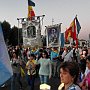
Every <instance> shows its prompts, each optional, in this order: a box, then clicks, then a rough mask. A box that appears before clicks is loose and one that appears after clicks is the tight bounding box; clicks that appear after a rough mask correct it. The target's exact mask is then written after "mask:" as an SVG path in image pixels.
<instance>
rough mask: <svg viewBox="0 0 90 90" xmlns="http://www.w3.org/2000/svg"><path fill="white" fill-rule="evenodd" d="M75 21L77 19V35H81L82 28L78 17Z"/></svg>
mask: <svg viewBox="0 0 90 90" xmlns="http://www.w3.org/2000/svg"><path fill="white" fill-rule="evenodd" d="M75 19H76V26H77V34H79V33H80V29H81V26H80V23H79V21H78V19H77V17H76V18H75Z"/></svg>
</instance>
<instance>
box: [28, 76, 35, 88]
mask: <svg viewBox="0 0 90 90" xmlns="http://www.w3.org/2000/svg"><path fill="white" fill-rule="evenodd" d="M27 81H28V84H29V86H30V87H31V90H34V82H35V75H27Z"/></svg>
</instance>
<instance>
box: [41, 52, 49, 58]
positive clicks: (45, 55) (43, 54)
mask: <svg viewBox="0 0 90 90" xmlns="http://www.w3.org/2000/svg"><path fill="white" fill-rule="evenodd" d="M42 57H43V58H48V53H47V51H45V50H44V51H43V52H42Z"/></svg>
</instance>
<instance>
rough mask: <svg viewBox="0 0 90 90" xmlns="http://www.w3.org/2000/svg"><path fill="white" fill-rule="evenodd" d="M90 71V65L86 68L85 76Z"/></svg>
mask: <svg viewBox="0 0 90 90" xmlns="http://www.w3.org/2000/svg"><path fill="white" fill-rule="evenodd" d="M89 72H90V69H88V67H86V70H85V76H87V74H88V73H89Z"/></svg>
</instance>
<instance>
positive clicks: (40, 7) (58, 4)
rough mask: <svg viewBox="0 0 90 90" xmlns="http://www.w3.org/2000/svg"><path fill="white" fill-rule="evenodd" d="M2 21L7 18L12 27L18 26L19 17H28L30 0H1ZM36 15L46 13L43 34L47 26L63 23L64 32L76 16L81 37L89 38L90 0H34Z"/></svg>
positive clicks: (62, 30) (62, 29) (0, 12)
mask: <svg viewBox="0 0 90 90" xmlns="http://www.w3.org/2000/svg"><path fill="white" fill-rule="evenodd" d="M0 1H1V3H0V21H1V22H3V21H4V20H6V21H7V22H9V23H10V24H11V27H13V26H14V25H15V26H18V21H17V18H22V17H27V13H28V0H0ZM32 1H33V2H35V7H33V9H34V11H35V14H36V16H39V15H45V17H44V21H43V26H42V31H41V32H42V34H44V31H45V26H48V25H52V19H53V21H54V22H53V24H59V23H62V25H61V32H62V33H64V32H65V30H66V28H68V27H69V26H70V23H71V22H72V21H73V19H74V18H75V16H76V15H77V18H78V20H79V22H80V25H81V31H80V34H79V39H86V40H87V39H89V36H88V35H89V34H90V0H32Z"/></svg>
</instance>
